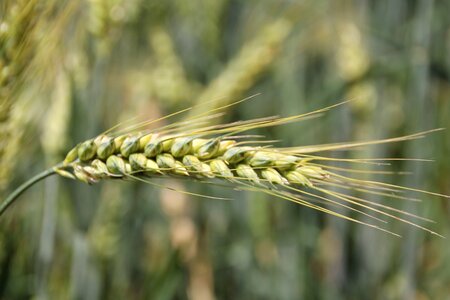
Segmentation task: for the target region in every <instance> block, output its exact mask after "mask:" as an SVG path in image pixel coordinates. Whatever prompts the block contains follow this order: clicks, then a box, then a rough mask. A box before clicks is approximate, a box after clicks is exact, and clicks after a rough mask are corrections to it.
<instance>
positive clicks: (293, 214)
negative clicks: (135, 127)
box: [0, 0, 450, 300]
mask: <svg viewBox="0 0 450 300" xmlns="http://www.w3.org/2000/svg"><path fill="white" fill-rule="evenodd" d="M448 11H450V2H449V1H430V0H415V1H409V0H398V1H389V0H380V1H347V0H338V1H331V0H319V1H287V0H279V1H276V0H264V1H254V0H250V1H244V0H191V1H185V0H169V1H151V0H82V1H58V0H3V1H2V2H1V3H0V199H1V200H3V199H4V198H5V197H6V195H7V194H8V193H9V192H11V191H12V190H13V189H14V188H15V187H17V186H18V185H19V184H20V183H21V182H23V181H25V180H26V179H28V178H30V177H31V176H32V175H34V174H36V173H38V172H40V171H42V170H44V169H45V168H48V167H49V166H51V165H54V164H55V163H57V162H59V161H61V160H62V159H64V156H65V154H66V153H67V151H68V150H70V149H71V148H72V147H73V146H74V145H75V144H77V143H78V142H80V141H83V140H86V139H88V138H91V137H93V136H96V135H98V134H99V133H101V132H103V131H104V130H106V129H108V128H110V127H112V126H114V125H115V124H117V123H119V122H122V121H125V120H129V119H130V118H133V117H136V116H139V117H142V116H145V118H148V119H156V118H159V117H161V116H164V115H167V114H170V113H173V112H175V111H178V110H181V109H184V108H186V107H190V106H194V105H197V106H196V108H195V111H197V112H198V111H201V112H205V111H207V110H208V109H213V108H214V105H226V104H228V103H230V102H231V101H237V100H239V99H242V98H245V97H247V96H250V95H254V94H259V95H258V96H256V97H255V98H254V99H252V100H250V101H246V102H244V103H241V104H239V105H237V106H235V107H230V108H229V109H228V111H227V113H226V114H225V115H224V116H223V119H222V121H223V122H232V121H237V120H246V119H250V118H258V117H267V116H272V115H281V116H288V115H293V114H300V113H304V112H308V111H311V110H314V109H319V108H322V107H325V106H328V105H332V104H336V103H338V102H340V101H342V100H345V99H352V100H353V101H350V102H349V103H348V104H346V105H345V106H343V107H340V108H337V109H335V110H332V111H331V112H329V113H327V114H325V115H324V116H323V117H321V118H318V119H313V120H307V121H304V122H301V123H295V124H289V125H285V126H280V127H275V128H269V129H265V130H262V131H260V132H258V133H260V134H264V135H265V136H266V138H267V139H269V140H279V145H282V146H283V147H284V146H286V147H287V146H296V145H309V144H312V145H314V144H323V143H331V142H340V141H355V140H369V139H379V138H385V137H393V136H400V135H405V134H410V133H413V132H418V131H422V130H428V129H433V128H441V127H444V128H445V127H447V130H445V131H441V132H437V133H434V134H432V135H430V136H428V137H427V138H426V139H422V140H418V141H410V142H404V143H399V144H389V145H380V146H376V147H372V148H367V149H363V150H356V151H352V152H349V153H340V152H338V153H337V154H335V155H337V156H339V157H344V158H359V157H369V156H370V157H412V158H426V159H432V160H434V161H433V162H411V161H394V162H393V163H392V165H391V166H388V167H387V169H389V170H393V171H402V172H411V173H412V174H409V175H394V176H393V175H385V174H380V175H378V176H376V177H375V178H376V179H377V180H382V181H383V180H384V181H389V182H392V183H396V184H401V185H406V186H412V187H417V188H421V189H426V190H430V191H435V192H438V193H442V194H447V195H449V194H450V158H449V153H450V56H449V53H450V20H449V17H448ZM211 100H217V101H216V102H214V103H213V102H211ZM218 103H219V104H218ZM360 176H363V177H362V178H366V177H364V176H365V175H360ZM367 178H372V177H367ZM158 183H159V184H164V185H166V186H169V187H171V188H172V189H173V190H169V189H158V188H155V187H154V186H151V185H147V184H143V183H139V182H126V181H115V180H113V181H107V182H102V183H99V184H97V185H95V186H88V185H86V184H83V183H80V182H76V181H71V180H69V179H64V178H58V177H51V178H48V179H46V180H45V181H44V182H41V183H39V184H37V185H36V186H34V187H33V188H32V189H31V190H29V191H27V192H26V193H25V194H24V195H22V196H21V198H20V199H19V200H18V201H17V203H15V204H14V206H12V207H11V209H10V210H9V211H8V212H7V213H6V214H5V215H4V216H2V218H0V299H420V300H425V299H450V296H449V295H450V251H449V249H450V242H449V238H450V202H449V201H448V200H445V199H444V200H443V199H438V198H435V197H429V196H426V195H425V196H422V197H421V199H422V202H421V203H415V202H408V201H398V200H392V199H391V200H389V202H388V203H389V204H390V205H392V206H394V207H397V208H399V209H405V210H408V211H412V212H415V213H418V214H420V215H422V216H425V217H427V218H430V219H432V220H434V221H435V223H434V224H431V227H432V229H433V230H435V231H437V232H439V233H440V234H442V235H444V236H446V237H447V239H442V238H439V237H436V236H433V235H430V234H428V233H425V232H422V231H420V230H417V229H415V228H412V227H410V226H404V225H402V224H395V223H393V224H390V225H389V226H390V228H391V229H392V230H395V231H396V232H399V233H401V235H402V236H403V237H402V238H395V237H392V236H390V235H387V234H385V233H382V232H379V231H376V230H373V229H370V228H366V227H363V226H358V225H355V224H350V223H349V222H346V221H343V220H340V219H337V218H335V217H333V216H327V215H324V214H321V213H319V212H315V211H312V210H310V209H307V208H304V207H301V206H299V205H296V204H294V203H289V202H286V201H282V200H279V199H273V197H270V196H269V195H264V194H258V193H251V192H243V191H236V190H232V189H225V188H223V187H220V186H209V185H208V186H207V185H201V184H195V183H192V182H187V181H177V180H166V181H158ZM185 189H188V190H190V191H193V192H196V193H202V194H208V195H216V196H221V197H227V198H231V199H233V200H231V201H219V200H208V199H202V198H198V197H193V196H189V195H187V194H183V193H180V192H177V191H178V190H179V191H181V190H185ZM174 190H175V191H174Z"/></svg>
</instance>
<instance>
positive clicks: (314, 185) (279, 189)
mask: <svg viewBox="0 0 450 300" xmlns="http://www.w3.org/2000/svg"><path fill="white" fill-rule="evenodd" d="M234 104H236V103H234ZM338 105H339V104H338ZM334 106H336V105H334ZM334 106H331V107H327V108H324V109H321V110H317V111H314V112H311V113H307V114H303V115H297V116H292V117H285V118H279V117H274V118H261V119H255V120H250V121H241V122H235V123H228V124H219V125H208V122H210V120H211V119H214V118H215V117H217V116H220V113H216V114H214V111H216V110H221V109H223V108H220V109H215V110H213V111H210V112H208V113H204V114H200V115H198V116H196V117H193V118H191V119H188V120H185V121H182V122H178V123H173V124H171V125H166V126H164V127H160V128H158V129H156V130H148V129H147V130H141V131H138V130H139V129H142V128H144V127H146V126H148V125H149V124H150V123H154V121H152V122H143V123H140V124H137V125H135V126H131V127H129V128H126V129H125V130H122V131H117V132H114V133H113V132H112V130H110V131H109V132H106V133H104V134H101V135H99V136H97V137H95V138H93V139H89V140H87V141H84V142H82V143H80V144H78V145H77V146H75V147H74V148H73V149H72V150H70V151H69V153H68V154H67V156H66V158H65V159H64V161H63V162H61V163H60V164H58V165H56V166H54V167H52V168H50V169H48V170H46V171H44V172H43V173H41V174H38V175H37V176H36V177H34V178H32V179H30V180H29V181H28V182H26V183H24V184H23V185H22V186H21V187H19V188H18V189H17V190H16V191H15V192H14V193H12V194H11V195H10V196H9V197H8V198H7V199H6V200H5V201H4V202H3V203H2V205H1V207H0V215H1V214H2V213H3V212H4V211H5V210H6V208H7V207H8V206H9V205H10V204H11V203H12V202H13V201H14V200H15V199H16V198H17V197H18V196H19V195H20V194H21V193H22V192H23V191H24V190H26V188H28V187H29V186H31V185H32V184H34V183H35V182H37V181H39V180H41V179H43V178H45V177H47V176H50V175H52V174H55V173H57V174H59V175H62V176H64V177H68V178H72V179H76V180H80V181H82V182H85V183H88V184H94V183H97V182H98V181H100V180H103V179H131V180H139V181H144V182H147V183H150V184H155V185H157V184H156V183H154V182H152V179H153V178H157V177H176V178H185V179H190V180H197V181H200V182H208V183H209V182H212V181H221V182H223V183H225V184H226V185H228V186H231V187H234V188H236V187H237V188H239V189H242V190H249V191H258V192H264V193H266V194H269V195H273V196H276V197H278V198H282V199H285V200H289V201H292V202H295V203H298V204H301V205H304V206H307V207H309V208H312V209H315V210H319V211H321V212H324V213H327V214H331V215H334V216H337V217H340V218H343V219H346V220H349V221H352V222H356V223H359V224H363V225H366V226H369V227H372V228H376V229H379V230H382V231H386V232H389V233H392V232H390V231H388V230H386V229H383V228H382V227H380V226H379V225H377V224H374V223H373V222H368V221H362V220H360V219H358V218H357V217H356V216H355V217H353V216H348V215H345V214H343V213H340V212H337V211H336V210H333V209H332V208H331V207H341V208H345V209H348V210H349V211H352V212H354V213H355V214H356V215H360V216H364V217H366V218H370V219H371V220H373V221H374V222H380V223H386V222H387V221H386V220H385V219H386V218H387V219H395V220H397V221H400V222H404V223H407V224H409V225H412V226H415V227H418V228H420V229H423V230H425V231H428V232H430V233H432V234H436V235H438V234H437V233H435V232H434V231H432V230H430V229H428V228H426V227H424V226H421V225H419V224H417V223H416V222H415V221H411V220H410V219H411V218H412V219H416V220H422V221H429V220H427V219H425V218H423V217H420V216H417V215H414V214H411V213H409V212H406V211H401V210H398V209H395V208H393V207H390V206H386V205H382V204H379V203H374V202H370V201H368V200H366V199H364V198H358V197H355V196H352V195H348V193H346V191H347V192H348V191H349V190H356V191H363V192H364V193H365V194H372V195H377V196H386V197H390V198H394V199H409V198H407V197H405V196H402V195H401V192H402V191H413V192H419V193H425V194H431V195H435V196H442V197H448V196H446V195H440V194H437V193H433V192H428V191H423V190H419V189H415V188H409V187H403V186H397V185H394V184H389V183H383V182H377V181H368V180H361V179H357V178H352V177H348V176H345V175H343V174H342V172H353V171H354V172H358V170H354V169H350V168H338V167H333V166H328V165H327V164H326V163H324V162H327V161H341V162H346V163H352V164H362V163H363V164H370V163H377V164H379V163H380V162H379V160H378V159H365V160H362V159H333V158H327V157H323V156H318V155H316V154H314V153H316V152H321V151H329V150H337V149H339V150H342V149H351V148H354V147H360V146H367V145H374V144H381V143H391V142H399V141H405V140H412V139H417V138H421V137H423V136H425V135H426V134H428V133H430V132H433V131H436V130H439V129H435V130H430V131H426V132H420V133H416V134H412V135H408V136H403V137H397V138H390V139H384V140H375V141H366V142H353V143H338V144H327V145H319V146H307V147H291V148H277V147H273V146H268V145H265V142H266V141H264V140H262V141H251V140H249V139H250V138H255V136H252V135H243V134H242V133H243V132H245V131H249V130H252V129H256V128H264V127H269V126H277V125H281V124H286V123H290V122H293V121H298V120H303V119H306V118H309V117H314V116H317V115H319V114H321V113H323V112H325V111H327V110H329V109H331V108H332V107H334ZM185 111H187V110H184V111H181V112H185ZM181 112H179V113H181ZM212 113H213V114H212ZM175 114H178V113H175ZM175 114H172V115H169V116H167V117H165V118H169V117H172V116H173V115H175ZM156 121H159V120H156ZM383 160H390V159H383ZM359 172H362V171H361V170H359ZM366 172H370V171H366ZM158 186H159V185H158ZM341 190H343V191H341ZM209 198H215V197H209ZM407 217H408V218H409V219H408V218H407ZM392 234H394V235H397V234H395V233H392Z"/></svg>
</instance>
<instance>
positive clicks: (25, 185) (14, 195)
mask: <svg viewBox="0 0 450 300" xmlns="http://www.w3.org/2000/svg"><path fill="white" fill-rule="evenodd" d="M56 168H58V166H55V167H51V168H49V169H47V170H45V171H43V172H41V173H39V174H37V175H35V176H34V177H32V178H30V179H29V180H27V181H26V182H24V183H23V184H21V185H20V186H19V187H18V188H17V189H15V190H14V192H12V193H11V194H9V196H8V197H7V198H6V200H5V201H3V203H2V204H1V205H0V216H1V215H2V214H3V213H4V212H5V211H6V209H7V208H8V207H9V206H10V205H11V204H12V203H13V202H14V201H15V200H16V199H17V198H18V197H19V196H20V195H21V194H22V193H23V192H25V191H26V190H27V189H28V188H30V187H31V186H32V185H34V184H35V183H36V182H38V181H41V180H42V179H44V178H46V177H48V176H51V175H53V174H55V173H56Z"/></svg>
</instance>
